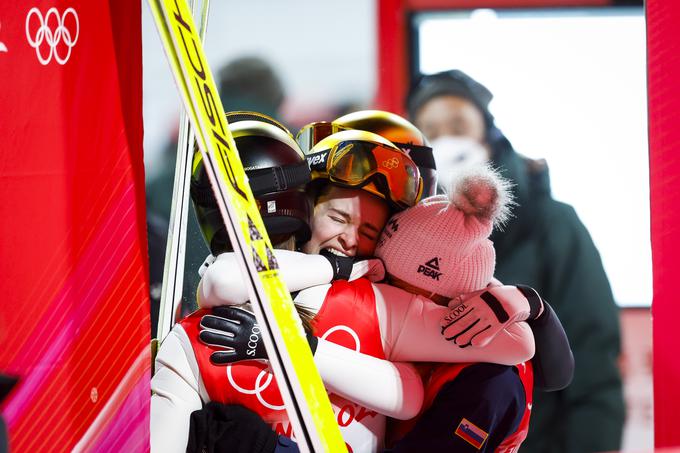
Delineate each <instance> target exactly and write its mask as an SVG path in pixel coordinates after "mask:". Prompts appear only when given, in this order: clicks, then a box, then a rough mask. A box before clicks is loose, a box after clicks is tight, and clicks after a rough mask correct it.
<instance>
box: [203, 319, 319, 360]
mask: <svg viewBox="0 0 680 453" xmlns="http://www.w3.org/2000/svg"><path fill="white" fill-rule="evenodd" d="M200 327H201V331H200V333H199V334H198V338H199V339H200V340H201V342H203V343H204V344H206V345H208V346H213V347H215V348H219V349H220V350H219V351H215V352H213V353H212V354H210V361H211V362H212V363H213V364H214V365H227V364H229V363H235V362H240V361H242V360H258V359H259V360H266V359H267V351H266V350H265V347H264V341H262V333H261V331H260V326H258V325H257V322H256V321H255V315H253V314H252V313H250V312H249V311H246V310H243V309H242V308H236V307H231V306H222V307H215V308H213V310H212V314H210V315H205V316H203V317H202V318H201V323H200ZM307 341H308V342H309V347H310V348H311V349H312V354H313V353H314V352H315V351H316V346H317V344H318V341H319V340H318V338H316V337H315V336H313V335H311V334H307Z"/></svg>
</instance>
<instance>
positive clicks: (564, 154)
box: [413, 8, 652, 306]
mask: <svg viewBox="0 0 680 453" xmlns="http://www.w3.org/2000/svg"><path fill="white" fill-rule="evenodd" d="M413 19H414V21H413V24H414V32H415V34H414V36H415V40H414V42H415V43H416V45H415V49H414V53H413V58H414V59H415V60H414V62H413V68H414V70H415V71H416V72H420V73H423V74H430V73H434V72H439V71H444V70H447V69H454V68H455V69H461V70H463V71H465V72H466V73H468V74H469V75H471V76H472V77H474V78H475V79H477V80H479V81H480V82H482V83H483V84H484V85H486V86H487V87H488V88H489V89H490V90H491V92H492V93H493V94H494V100H493V101H492V102H491V105H490V109H491V112H492V113H493V114H494V116H495V117H496V121H497V124H498V126H499V127H500V128H501V130H502V131H503V132H504V133H505V135H506V136H507V137H508V138H509V139H510V141H511V142H512V143H513V145H514V147H515V149H516V150H517V151H518V152H520V153H522V154H524V155H526V156H529V157H533V158H545V159H546V160H547V161H548V165H549V168H550V177H551V181H552V191H553V196H554V197H555V198H556V199H558V200H561V201H564V202H566V203H569V204H571V205H572V206H574V208H575V209H576V211H577V212H578V215H579V217H580V218H581V220H582V221H583V223H584V224H585V225H586V227H587V228H588V230H589V232H590V234H591V235H592V237H593V240H594V242H595V244H596V246H597V248H598V250H599V251H600V254H601V255H602V259H603V261H604V266H605V270H606V271H607V275H608V276H609V280H610V282H611V285H612V289H613V291H614V297H615V299H616V301H617V303H618V304H619V305H620V306H649V305H650V304H651V300H652V265H651V250H650V236H649V178H648V174H649V165H648V148H647V92H646V73H645V71H646V60H645V44H646V37H645V19H644V11H643V9H642V8H588V9H568V10H547V11H546V10H514V11H510V10H489V9H483V10H472V11H451V12H436V13H435V12H427V13H419V14H416V15H415V16H414V17H413Z"/></svg>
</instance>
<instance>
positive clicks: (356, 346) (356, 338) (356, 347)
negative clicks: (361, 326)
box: [321, 325, 361, 352]
mask: <svg viewBox="0 0 680 453" xmlns="http://www.w3.org/2000/svg"><path fill="white" fill-rule="evenodd" d="M334 332H347V333H348V334H349V335H350V336H351V337H352V339H353V340H354V350H355V351H356V352H360V351H361V341H360V340H359V335H357V333H356V332H355V331H354V330H352V329H351V328H349V327H347V326H342V325H339V326H334V327H331V328H330V329H328V330H327V331H326V332H325V333H324V334H323V335H322V336H321V339H322V340H326V339H327V338H328V337H330V336H331V334H332V333H334ZM334 343H335V342H334ZM338 344H340V343H338ZM341 346H342V345H341ZM346 347H347V346H346Z"/></svg>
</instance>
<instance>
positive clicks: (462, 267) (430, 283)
mask: <svg viewBox="0 0 680 453" xmlns="http://www.w3.org/2000/svg"><path fill="white" fill-rule="evenodd" d="M511 204H512V200H511V199H510V191H509V183H508V182H507V181H506V180H504V179H502V178H501V177H500V176H499V175H498V173H497V172H495V171H494V170H492V169H491V168H490V167H488V166H479V167H475V168H471V169H468V170H466V171H465V172H461V173H460V174H458V175H457V176H456V178H455V179H454V181H453V184H452V187H451V189H450V191H449V194H448V195H436V196H433V197H430V198H426V199H424V200H422V201H421V202H420V203H418V204H417V205H415V206H413V207H412V208H409V209H407V210H405V211H402V212H400V213H398V214H396V215H395V216H393V217H392V218H391V219H390V220H389V221H388V222H387V225H386V226H385V228H384V230H383V232H382V236H381V238H380V240H379V242H378V247H377V249H376V256H378V257H379V258H381V259H382V260H383V262H384V264H385V269H386V271H387V273H388V275H390V276H392V277H396V278H398V279H399V280H402V281H404V282H406V283H408V284H409V285H412V286H415V287H417V288H420V289H422V290H425V291H427V292H429V293H431V294H439V295H441V296H444V297H448V298H454V297H456V296H458V295H460V294H464V293H468V292H471V291H475V290H478V289H482V288H484V287H485V286H486V285H487V284H488V283H489V282H490V281H491V279H492V277H493V273H494V268H495V265H496V253H495V250H494V247H493V243H492V242H491V241H490V240H489V236H490V235H491V231H492V229H493V227H494V225H497V224H502V223H503V222H504V221H505V220H506V219H507V216H508V212H509V206H510V205H511Z"/></svg>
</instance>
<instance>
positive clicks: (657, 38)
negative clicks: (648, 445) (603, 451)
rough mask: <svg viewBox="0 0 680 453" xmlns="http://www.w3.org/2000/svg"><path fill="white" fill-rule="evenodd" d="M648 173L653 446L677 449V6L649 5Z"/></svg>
mask: <svg viewBox="0 0 680 453" xmlns="http://www.w3.org/2000/svg"><path fill="white" fill-rule="evenodd" d="M646 7H647V56H648V61H647V65H648V84H649V87H648V89H649V150H650V153H649V168H650V192H651V205H650V207H651V216H652V218H651V228H652V261H653V264H654V300H653V302H652V315H653V318H654V326H653V327H654V427H655V445H656V447H671V446H680V430H678V428H677V427H678V422H677V414H678V410H679V408H680V387H678V382H680V361H679V360H678V356H677V355H676V354H677V353H678V352H677V351H678V350H680V335H678V327H677V326H678V318H680V305H679V303H680V302H679V300H678V296H677V294H675V285H676V284H677V280H678V275H679V274H680V264H678V263H680V261H678V257H679V256H680V211H679V210H678V208H679V207H680V180H679V179H678V175H680V153H678V150H679V149H680V129H678V124H679V123H680V85H678V80H680V35H679V34H678V31H677V26H678V23H680V3H678V2H670V1H666V0H649V1H647V2H646Z"/></svg>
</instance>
